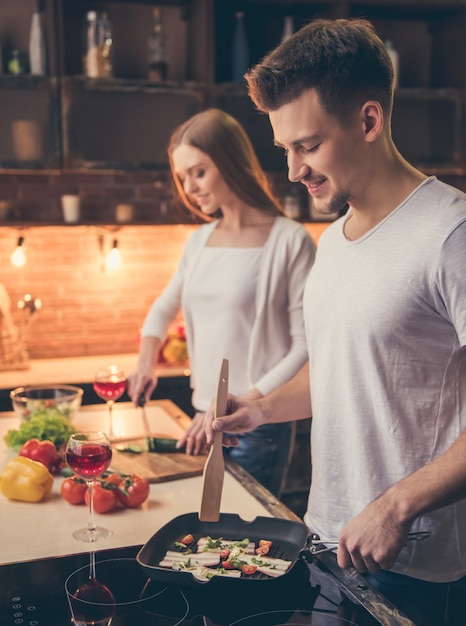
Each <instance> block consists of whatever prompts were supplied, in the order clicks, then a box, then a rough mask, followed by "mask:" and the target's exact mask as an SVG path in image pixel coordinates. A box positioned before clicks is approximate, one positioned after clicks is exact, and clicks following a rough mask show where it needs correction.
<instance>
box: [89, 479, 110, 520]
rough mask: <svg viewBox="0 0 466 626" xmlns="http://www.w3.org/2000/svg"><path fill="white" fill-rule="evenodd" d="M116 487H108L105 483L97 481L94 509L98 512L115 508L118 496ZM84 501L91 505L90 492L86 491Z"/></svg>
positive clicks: (105, 511) (106, 511)
mask: <svg viewBox="0 0 466 626" xmlns="http://www.w3.org/2000/svg"><path fill="white" fill-rule="evenodd" d="M115 491H116V490H115V489H107V488H105V486H104V485H103V484H101V483H100V482H99V481H97V482H96V483H95V484H94V511H95V512H96V513H108V512H109V511H111V510H112V509H114V508H115V506H116V503H117V497H116V495H115ZM84 501H85V502H86V504H87V505H89V492H88V491H86V493H85V495H84Z"/></svg>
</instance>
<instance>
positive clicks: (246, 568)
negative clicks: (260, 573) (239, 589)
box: [241, 563, 257, 576]
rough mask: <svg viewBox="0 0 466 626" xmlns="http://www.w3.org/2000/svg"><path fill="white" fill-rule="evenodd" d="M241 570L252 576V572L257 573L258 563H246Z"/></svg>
mask: <svg viewBox="0 0 466 626" xmlns="http://www.w3.org/2000/svg"><path fill="white" fill-rule="evenodd" d="M241 571H242V572H243V574H246V575H247V576H250V575H251V574H255V573H256V572H257V565H248V564H247V563H245V564H244V565H242V566H241Z"/></svg>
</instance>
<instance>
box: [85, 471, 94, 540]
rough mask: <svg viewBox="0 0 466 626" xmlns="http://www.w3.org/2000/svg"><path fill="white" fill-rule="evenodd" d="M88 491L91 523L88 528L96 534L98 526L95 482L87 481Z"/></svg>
mask: <svg viewBox="0 0 466 626" xmlns="http://www.w3.org/2000/svg"><path fill="white" fill-rule="evenodd" d="M87 489H88V492H89V522H88V524H87V527H88V528H89V530H90V531H91V532H94V531H95V528H96V526H95V522H94V481H93V480H88V481H87Z"/></svg>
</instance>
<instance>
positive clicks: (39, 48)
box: [29, 2, 47, 76]
mask: <svg viewBox="0 0 466 626" xmlns="http://www.w3.org/2000/svg"><path fill="white" fill-rule="evenodd" d="M29 70H30V73H31V74H34V75H35V76H45V75H46V73H47V67H46V44H45V25H44V13H43V11H42V6H41V3H40V2H37V4H36V6H35V8H34V12H33V14H32V19H31V29H30V31H29Z"/></svg>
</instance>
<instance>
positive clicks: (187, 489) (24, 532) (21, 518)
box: [0, 402, 298, 565]
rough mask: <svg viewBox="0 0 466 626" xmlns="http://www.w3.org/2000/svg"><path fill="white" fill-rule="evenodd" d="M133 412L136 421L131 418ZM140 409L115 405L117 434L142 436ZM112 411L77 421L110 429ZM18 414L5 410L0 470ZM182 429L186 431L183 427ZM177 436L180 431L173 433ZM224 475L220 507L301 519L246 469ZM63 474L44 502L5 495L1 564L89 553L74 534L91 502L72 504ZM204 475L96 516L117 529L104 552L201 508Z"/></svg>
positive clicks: (98, 410)
mask: <svg viewBox="0 0 466 626" xmlns="http://www.w3.org/2000/svg"><path fill="white" fill-rule="evenodd" d="M156 409H157V402H151V403H150V404H149V405H147V409H146V410H147V416H148V420H149V424H150V426H151V432H156V423H155V421H154V420H155V418H156V415H157V413H156ZM128 411H132V414H131V419H128V418H127V415H128ZM138 419H139V418H138V412H137V409H135V408H134V407H133V406H132V405H131V404H130V403H117V404H116V405H115V407H114V425H115V433H116V435H117V436H121V437H123V436H130V437H133V436H134V438H137V437H138V436H140V435H141V433H142V432H143V431H142V424H141V423H140V422H139V421H138ZM107 423H108V413H107V411H106V409H105V406H102V405H96V406H92V405H91V406H88V407H82V408H81V410H80V411H79V412H78V414H77V416H76V417H75V419H74V424H75V426H76V427H77V428H82V429H90V428H93V429H104V430H105V429H106V426H107ZM18 426H19V420H18V418H17V417H16V416H15V415H14V414H13V413H9V412H4V413H2V414H0V471H1V470H2V469H3V467H4V466H5V465H6V463H7V462H8V460H9V459H10V458H13V457H14V456H16V453H15V452H14V451H12V450H10V449H8V448H7V447H6V446H5V443H4V441H3V437H4V435H5V433H6V432H7V430H8V429H10V428H18ZM180 432H182V431H180ZM170 434H171V435H173V436H176V435H177V434H179V433H176V432H175V431H173V432H172V433H170ZM229 470H230V471H227V472H226V473H225V482H224V488H223V493H222V503H221V511H222V512H223V513H237V514H238V515H240V516H241V517H242V518H243V519H245V520H252V519H254V518H255V517H257V516H258V515H261V516H267V517H281V518H285V519H292V520H295V521H296V520H298V518H297V517H296V516H295V515H294V514H293V513H292V512H291V511H289V510H288V509H287V508H286V507H285V506H284V505H282V504H281V503H280V502H278V501H277V500H276V498H274V496H272V494H270V493H269V492H268V491H267V490H266V489H264V488H263V487H262V486H260V485H259V484H258V483H257V482H256V481H255V480H254V479H253V478H252V477H250V476H249V475H248V474H247V473H246V472H245V471H244V470H242V468H239V467H238V466H236V465H234V464H231V465H229ZM62 480H63V479H62V478H61V477H55V480H54V486H53V491H52V494H51V495H50V496H49V497H48V498H47V499H46V500H44V501H43V502H38V503H34V504H32V503H27V502H20V501H14V500H8V499H7V498H5V497H4V496H3V495H1V494H0V536H1V537H2V550H1V553H0V565H1V564H6V563H13V562H18V561H29V560H32V559H38V558H44V557H48V556H57V555H63V554H75V553H82V552H87V551H88V550H89V546H90V544H86V543H81V542H79V541H76V540H75V539H73V537H72V535H71V533H72V531H73V530H75V529H76V528H78V527H81V526H85V525H86V524H87V519H88V509H87V507H86V506H72V505H70V504H68V503H67V502H65V501H64V500H63V498H62V497H61V494H60V486H61V482H62ZM201 492H202V476H195V477H192V478H184V479H179V480H172V481H169V482H163V483H155V484H151V486H150V496H149V499H148V500H147V501H146V502H145V503H144V504H143V505H142V506H141V507H139V508H137V509H122V508H121V509H116V510H115V511H113V512H111V513H107V514H105V515H99V514H96V522H97V524H100V525H104V526H106V527H108V528H110V529H111V530H112V531H113V534H112V536H111V537H110V538H108V539H106V540H104V541H101V542H98V544H97V548H98V549H99V550H100V549H102V550H104V549H109V548H117V547H124V546H131V545H136V544H144V543H145V542H146V541H147V540H148V539H149V538H150V537H151V536H152V535H153V534H154V533H155V532H156V531H157V530H158V529H159V528H161V527H162V526H163V525H164V524H166V523H167V522H169V521H170V520H171V519H173V518H174V517H176V516H178V515H182V514H185V513H188V512H192V511H198V510H199V506H200V502H201Z"/></svg>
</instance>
